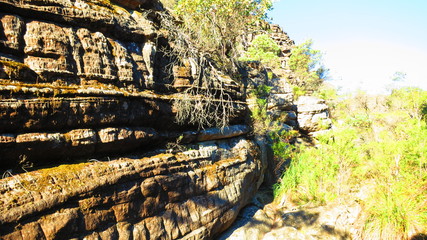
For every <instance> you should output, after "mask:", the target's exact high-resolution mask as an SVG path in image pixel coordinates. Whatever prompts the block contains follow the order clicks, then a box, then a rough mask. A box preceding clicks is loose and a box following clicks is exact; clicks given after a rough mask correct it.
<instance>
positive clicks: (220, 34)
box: [176, 0, 272, 65]
mask: <svg viewBox="0 0 427 240" xmlns="http://www.w3.org/2000/svg"><path fill="white" fill-rule="evenodd" d="M271 6H272V2H271V0H240V1H237V0H180V1H178V3H177V5H176V13H177V14H178V16H180V18H181V19H182V21H183V24H182V30H183V31H184V32H186V33H187V34H188V36H189V39H191V41H192V44H193V45H194V46H195V47H196V48H197V49H199V50H200V51H201V52H208V53H210V54H211V57H212V58H213V59H214V60H216V61H218V62H220V63H221V62H222V63H223V64H224V65H226V64H229V62H227V61H228V60H230V59H231V60H233V58H235V57H236V56H235V51H234V50H235V46H236V44H237V42H238V41H237V39H238V38H239V36H240V35H241V34H243V33H244V31H245V30H246V29H247V28H248V26H250V25H253V24H254V23H256V22H257V21H259V20H261V19H263V18H265V14H266V12H267V10H269V9H270V8H271Z"/></svg>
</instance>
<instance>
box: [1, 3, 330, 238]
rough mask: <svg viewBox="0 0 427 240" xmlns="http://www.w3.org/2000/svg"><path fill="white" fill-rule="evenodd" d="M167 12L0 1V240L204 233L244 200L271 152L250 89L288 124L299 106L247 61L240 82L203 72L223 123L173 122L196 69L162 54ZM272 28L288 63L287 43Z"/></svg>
mask: <svg viewBox="0 0 427 240" xmlns="http://www.w3.org/2000/svg"><path fill="white" fill-rule="evenodd" d="M164 14H167V12H166V11H165V10H164V9H163V7H162V5H161V4H160V3H159V2H157V1H148V0H111V1H110V0H0V22H1V24H0V170H1V171H2V172H3V178H2V179H1V180H0V203H1V204H0V238H2V239H83V238H84V239H178V238H181V239H210V238H213V237H215V236H217V234H218V233H220V232H222V231H224V230H225V229H226V228H227V227H229V226H230V225H231V224H232V223H233V221H234V220H235V218H236V217H237V214H238V212H239V210H240V209H241V208H243V207H244V206H245V205H246V204H247V203H248V202H249V201H250V200H251V198H252V197H253V195H254V194H255V192H256V191H257V189H258V187H259V186H260V184H261V183H262V182H263V180H264V174H265V171H266V168H267V162H266V161H267V157H268V156H267V155H268V154H267V153H266V148H267V147H266V146H265V142H264V143H262V141H260V140H259V139H257V141H255V140H254V139H253V137H251V136H250V134H249V133H250V132H251V128H250V126H249V124H247V118H248V110H247V109H248V107H247V105H248V104H247V103H246V97H245V93H246V92H247V91H248V89H250V88H253V87H254V86H256V85H259V84H265V85H269V86H271V87H272V91H271V95H270V96H269V98H268V110H269V111H268V114H270V115H272V116H273V118H274V119H281V120H283V122H284V123H286V124H288V125H291V126H293V127H294V128H298V126H299V125H298V122H297V121H298V120H300V119H302V118H301V117H299V116H297V115H298V114H299V113H300V112H301V113H302V112H304V111H303V110H301V109H299V110H298V109H297V107H296V106H295V105H294V103H293V96H292V91H291V89H290V88H289V87H288V86H287V84H286V83H285V82H286V80H285V79H275V80H274V81H272V82H270V81H268V79H267V78H266V77H265V75H266V74H265V73H261V72H262V71H265V70H262V69H261V68H260V66H258V65H257V64H256V63H251V64H252V65H253V64H254V66H249V67H248V68H249V70H250V71H248V72H247V73H246V74H247V76H246V77H247V78H248V79H249V80H250V81H249V82H245V83H243V82H236V81H233V80H232V79H231V78H230V77H228V76H226V75H221V74H217V75H212V77H214V78H216V79H214V81H215V82H216V86H221V87H222V89H221V94H225V95H227V96H229V98H228V101H229V102H231V103H230V104H228V105H227V107H230V108H232V110H230V109H228V110H227V112H229V113H232V114H230V115H229V119H228V121H227V122H226V127H224V128H222V129H219V128H208V126H201V127H203V128H200V126H197V125H196V124H194V123H193V124H190V123H186V124H177V123H176V116H177V113H178V111H179V109H177V107H176V105H174V104H173V102H174V101H175V100H177V99H178V100H179V99H184V98H186V97H187V98H188V97H189V96H185V94H184V93H185V89H186V88H189V87H190V85H191V84H192V83H193V82H194V81H195V79H194V76H195V75H197V69H196V70H195V67H194V64H195V62H194V61H191V60H184V61H183V62H184V63H182V64H176V62H175V60H174V59H173V58H172V57H171V56H170V55H169V54H168V49H171V48H173V44H171V42H170V41H169V40H168V31H167V30H166V29H164V28H162V24H161V23H162V20H161V16H162V15H164ZM272 30H273V31H272V34H273V35H272V37H273V38H274V39H275V40H276V41H278V43H279V44H280V45H281V47H282V60H283V64H284V65H286V61H287V59H288V57H289V54H290V48H291V47H292V45H293V42H292V41H291V40H289V38H288V37H287V35H286V33H284V32H283V31H281V29H280V28H279V27H278V26H272ZM186 62H187V64H186ZM200 92H201V93H203V91H200ZM190 97H194V98H197V96H194V95H193V96H190ZM215 97H217V96H215V95H213V98H212V99H210V101H212V102H213V104H211V106H215V104H216V102H218V104H219V103H221V99H217V98H215ZM322 106H323V105H322ZM324 110H325V109H322V111H324ZM307 111H308V110H307ZM316 113H317V112H316ZM286 124H285V125H284V129H286V128H287V127H288V126H287V125H286ZM307 131H310V130H309V129H307ZM257 143H258V144H257Z"/></svg>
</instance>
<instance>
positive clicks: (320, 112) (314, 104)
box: [297, 96, 332, 135]
mask: <svg viewBox="0 0 427 240" xmlns="http://www.w3.org/2000/svg"><path fill="white" fill-rule="evenodd" d="M297 106H298V123H299V127H300V129H301V130H302V131H304V132H306V133H311V134H312V135H313V134H314V135H315V134H316V132H320V131H324V130H328V129H330V128H331V124H332V122H331V119H330V118H329V110H328V105H326V104H325V100H323V99H320V98H317V97H312V96H301V97H300V98H299V99H298V102H297Z"/></svg>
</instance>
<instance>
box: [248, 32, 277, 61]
mask: <svg viewBox="0 0 427 240" xmlns="http://www.w3.org/2000/svg"><path fill="white" fill-rule="evenodd" d="M279 54H280V47H279V45H277V43H276V42H275V41H274V40H273V39H271V38H270V36H268V35H267V34H263V35H258V36H256V37H255V38H254V40H253V41H252V43H251V46H250V47H249V48H248V50H247V51H246V53H245V55H244V56H243V57H242V58H240V60H241V61H260V62H261V63H263V64H264V65H266V66H269V67H273V68H276V67H279V66H280V58H279Z"/></svg>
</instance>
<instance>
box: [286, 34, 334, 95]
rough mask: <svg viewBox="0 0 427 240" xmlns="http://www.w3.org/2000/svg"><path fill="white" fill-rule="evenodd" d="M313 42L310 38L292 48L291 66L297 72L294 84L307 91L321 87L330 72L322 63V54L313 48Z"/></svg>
mask: <svg viewBox="0 0 427 240" xmlns="http://www.w3.org/2000/svg"><path fill="white" fill-rule="evenodd" d="M312 44H313V42H312V41H311V40H308V41H306V42H304V43H302V44H300V45H298V46H296V47H295V48H293V49H292V55H291V57H290V59H289V67H290V69H291V70H292V71H294V73H295V76H296V78H295V80H294V81H293V82H292V84H294V85H296V86H298V87H299V88H300V89H302V90H305V91H312V90H316V89H318V88H319V86H320V85H321V84H322V82H323V81H324V80H325V78H326V77H327V74H328V70H327V69H326V68H324V67H323V66H322V65H321V58H322V54H321V53H320V51H319V50H314V49H312V48H311V45H312Z"/></svg>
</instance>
